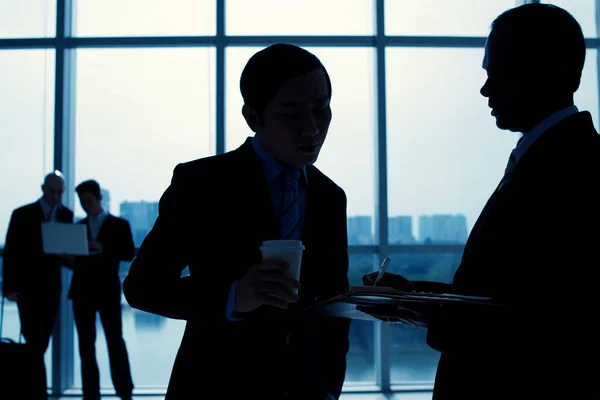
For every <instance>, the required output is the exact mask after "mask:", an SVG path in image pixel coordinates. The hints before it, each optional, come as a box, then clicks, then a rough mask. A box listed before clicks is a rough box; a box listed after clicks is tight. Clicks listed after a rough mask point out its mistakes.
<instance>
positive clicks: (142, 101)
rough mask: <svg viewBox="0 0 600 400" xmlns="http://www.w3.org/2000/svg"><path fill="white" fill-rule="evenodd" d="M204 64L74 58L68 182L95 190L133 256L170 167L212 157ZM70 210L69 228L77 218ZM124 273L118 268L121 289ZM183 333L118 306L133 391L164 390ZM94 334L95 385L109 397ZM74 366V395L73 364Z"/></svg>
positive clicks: (211, 92) (197, 55)
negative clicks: (125, 230)
mask: <svg viewBox="0 0 600 400" xmlns="http://www.w3.org/2000/svg"><path fill="white" fill-rule="evenodd" d="M214 64H215V61H214V50H213V49H202V48H197V49H116V50H112V49H111V50H88V49H86V50H83V49H82V50H77V80H76V87H77V90H76V98H77V102H76V124H75V126H76V128H75V135H76V143H77V145H76V151H75V157H76V163H75V168H76V173H75V178H76V179H75V182H76V183H79V182H81V181H83V180H86V179H96V180H97V181H98V182H99V183H100V186H101V188H102V189H103V190H104V192H103V200H104V202H105V208H106V209H108V210H110V212H111V213H112V214H114V215H117V216H121V217H123V218H126V219H127V220H128V221H129V223H130V225H131V229H132V232H133V235H134V241H135V244H136V246H139V245H140V244H141V242H142V241H143V239H144V237H145V236H146V234H147V233H148V232H149V230H150V229H151V228H152V225H153V224H154V220H155V219H156V217H157V215H158V214H157V213H158V207H157V202H158V200H159V199H160V196H161V195H162V193H163V192H164V190H165V189H166V188H167V186H168V185H169V183H170V180H171V176H172V173H173V168H174V167H175V166H176V165H177V163H180V162H185V161H189V160H193V159H195V158H199V157H205V156H209V155H212V154H214V140H215V132H214V130H215V127H214V107H215V105H214V104H215V89H214V82H215V77H214ZM75 205H76V206H75V215H76V218H77V219H79V218H81V217H83V216H84V213H83V211H82V209H81V206H80V205H79V203H78V201H76V202H75ZM128 270H129V263H123V264H122V268H121V278H122V279H124V278H125V276H126V275H127V271H128ZM184 327H185V323H184V322H182V321H176V320H166V319H164V318H162V317H158V316H154V315H150V314H147V313H143V312H140V311H139V310H133V309H131V308H130V307H129V306H128V305H127V303H126V301H125V300H123V330H124V336H125V341H126V342H127V346H128V351H129V356H130V362H131V369H132V375H133V379H134V383H135V385H136V387H138V388H139V387H146V386H153V387H157V386H158V387H165V386H166V384H167V383H168V380H169V376H170V370H171V367H172V364H173V360H174V358H175V354H176V351H177V348H178V347H179V343H180V341H181V338H182V334H183V329H184ZM98 328H99V329H98V332H99V335H98V337H99V338H101V339H100V340H99V341H98V344H99V345H98V346H97V350H98V355H99V357H98V359H99V366H100V376H101V383H102V385H103V386H109V387H110V386H111V385H112V383H111V380H110V370H109V368H108V358H107V353H106V346H105V341H104V335H103V334H102V330H101V325H99V327H98ZM158 342H160V343H161V346H159V347H160V349H159V348H158V347H157V346H156V344H157V343H158ZM74 353H75V355H77V354H78V349H77V335H75V352H74ZM75 361H76V362H75V371H76V373H75V386H80V385H81V380H80V366H79V357H77V356H76V357H75Z"/></svg>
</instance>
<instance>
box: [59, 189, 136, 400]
mask: <svg viewBox="0 0 600 400" xmlns="http://www.w3.org/2000/svg"><path fill="white" fill-rule="evenodd" d="M76 191H77V194H78V195H79V201H80V202H81V207H82V208H83V209H84V211H85V213H86V214H87V217H86V218H85V219H83V220H82V221H80V222H79V223H81V224H85V225H87V230H88V245H89V250H90V255H89V256H79V257H76V258H75V265H74V272H73V279H72V281H71V288H70V290H69V297H70V298H71V299H72V300H73V313H74V316H75V326H76V327H77V334H78V336H79V355H80V357H81V377H82V383H83V399H84V400H97V399H100V372H99V370H98V363H97V361H96V315H97V314H99V315H100V320H101V321H102V327H103V328H104V335H105V337H106V344H107V347H108V357H109V361H110V373H111V378H112V381H113V385H114V386H115V391H116V393H117V396H119V397H121V399H124V400H125V399H131V393H132V391H133V382H132V379H131V371H130V365H129V357H128V355H127V347H126V345H125V340H124V339H123V321H122V315H121V280H120V278H119V266H120V263H121V261H131V260H132V259H133V257H134V255H135V246H134V244H133V237H132V234H131V228H130V226H129V222H127V220H124V219H122V218H119V217H115V216H113V215H111V214H109V213H108V212H107V211H106V210H104V209H103V208H102V194H101V191H100V185H99V184H98V182H96V181H94V180H89V181H85V182H82V183H81V184H79V186H77V188H76Z"/></svg>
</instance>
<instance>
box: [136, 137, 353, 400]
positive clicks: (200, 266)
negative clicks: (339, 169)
mask: <svg viewBox="0 0 600 400" xmlns="http://www.w3.org/2000/svg"><path fill="white" fill-rule="evenodd" d="M307 175H308V189H307V209H306V217H305V225H304V230H303V235H302V237H303V239H302V240H303V243H304V245H305V247H306V249H305V251H304V254H303V260H302V271H301V278H300V280H301V283H302V288H301V289H300V299H301V300H300V302H299V303H297V304H296V307H295V308H297V309H299V308H301V307H302V306H303V305H307V304H313V303H314V302H317V301H320V300H324V299H326V298H329V297H331V296H334V295H336V294H339V293H341V292H343V291H344V290H345V289H346V288H347V287H348V278H347V273H348V252H347V233H346V196H345V193H344V191H343V190H342V189H341V188H339V187H338V186H337V185H335V184H334V183H333V182H332V181H331V180H330V179H329V178H327V177H326V176H325V175H323V174H322V173H321V172H320V171H319V170H318V169H317V168H315V167H314V166H310V167H308V168H307ZM278 238H279V223H278V221H277V219H276V217H275V210H274V208H273V206H272V204H271V198H270V196H269V191H268V186H267V182H266V180H265V178H264V174H263V170H262V166H261V164H260V162H259V159H258V158H257V156H256V154H255V153H254V150H253V148H252V145H251V143H250V140H248V141H246V143H245V144H244V145H242V146H241V147H240V148H238V149H237V150H234V151H232V152H229V153H226V154H223V155H218V156H215V157H209V158H204V159H200V160H196V161H192V162H189V163H185V164H180V165H178V166H177V167H176V168H175V171H174V174H173V180H172V183H171V186H170V187H169V188H168V189H167V190H166V192H165V193H164V195H163V197H162V198H161V200H160V203H159V216H158V219H157V221H156V223H155V225H154V228H153V229H152V231H151V232H150V233H149V234H148V236H147V237H146V239H145V241H144V243H143V244H142V246H141V248H140V251H139V253H138V256H137V257H136V259H135V260H134V262H133V264H132V266H131V269H130V271H129V275H128V276H127V278H126V279H125V282H124V293H125V296H126V298H127V300H128V302H129V304H130V305H131V306H132V307H135V308H139V309H142V310H145V311H148V312H152V313H156V314H160V315H164V316H166V317H171V318H178V319H186V320H187V321H188V323H187V327H186V331H185V334H184V338H183V341H182V344H181V347H180V350H179V354H178V356H177V359H176V362H175V366H174V368H173V373H172V377H171V382H170V384H169V390H168V394H167V398H168V399H187V398H189V395H190V393H196V392H197V391H199V390H202V389H201V388H203V387H209V386H213V387H214V385H215V382H223V381H225V382H228V383H229V385H228V386H227V387H216V388H215V390H217V391H218V393H219V397H220V398H238V397H235V396H236V395H242V394H243V396H244V397H253V396H254V395H258V396H259V397H260V398H263V399H271V398H273V399H275V398H277V399H282V398H283V392H284V390H285V389H284V385H287V387H288V390H289V392H290V393H291V394H297V395H300V394H301V393H302V395H306V397H305V398H306V399H322V398H323V397H324V395H325V393H326V392H331V393H333V394H334V395H339V393H340V392H341V388H342V384H343V381H344V378H345V370H346V353H347V351H348V331H349V321H347V320H342V319H339V320H336V319H331V320H325V319H315V318H309V317H303V316H300V315H299V314H296V313H295V312H294V311H293V310H287V311H282V310H276V309H274V308H270V307H263V308H262V309H259V310H257V311H256V312H254V313H252V314H251V315H248V316H247V318H246V319H245V320H244V321H241V322H227V320H226V304H227V297H228V292H229V290H230V287H231V285H232V283H233V282H234V281H235V280H239V279H240V278H241V277H242V276H243V274H244V273H245V272H246V271H247V269H248V268H249V267H250V266H252V265H253V264H256V263H258V262H260V260H261V254H260V251H259V247H260V245H261V242H262V241H263V240H268V239H278ZM187 265H189V271H190V276H189V277H185V278H180V274H181V270H182V269H184V268H185V267H186V266H187ZM287 343H289V344H287ZM303 391H304V392H306V393H303ZM290 398H294V397H290Z"/></svg>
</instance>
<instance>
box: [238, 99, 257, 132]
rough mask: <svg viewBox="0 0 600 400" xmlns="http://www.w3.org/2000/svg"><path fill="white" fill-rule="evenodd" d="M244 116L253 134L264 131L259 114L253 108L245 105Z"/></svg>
mask: <svg viewBox="0 0 600 400" xmlns="http://www.w3.org/2000/svg"><path fill="white" fill-rule="evenodd" d="M242 115H243V116H244V119H245V120H246V123H247V124H248V126H249V127H250V129H252V132H254V133H258V132H259V131H261V130H262V129H261V127H262V124H261V121H260V117H259V116H258V113H257V112H256V111H255V110H254V108H252V106H249V105H248V104H244V106H243V107H242Z"/></svg>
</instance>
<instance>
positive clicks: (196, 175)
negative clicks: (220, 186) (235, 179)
mask: <svg viewBox="0 0 600 400" xmlns="http://www.w3.org/2000/svg"><path fill="white" fill-rule="evenodd" d="M257 162H258V159H257V158H256V154H255V153H254V150H252V147H251V145H250V144H249V142H247V143H245V144H244V145H242V146H240V147H239V148H237V149H235V150H231V151H228V152H227V153H223V154H218V155H215V156H210V157H203V158H199V159H196V160H192V161H188V162H184V163H180V164H178V165H177V166H176V167H175V170H174V172H173V182H172V183H176V184H183V185H185V184H187V183H193V184H197V183H198V182H204V183H210V182H211V181H214V182H217V181H222V180H223V179H228V178H231V177H232V176H234V175H235V174H237V173H239V171H240V170H244V169H245V168H248V167H249V166H250V165H255V164H256V163H257Z"/></svg>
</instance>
